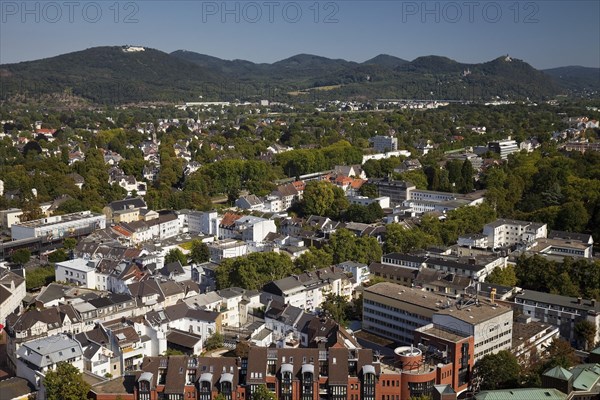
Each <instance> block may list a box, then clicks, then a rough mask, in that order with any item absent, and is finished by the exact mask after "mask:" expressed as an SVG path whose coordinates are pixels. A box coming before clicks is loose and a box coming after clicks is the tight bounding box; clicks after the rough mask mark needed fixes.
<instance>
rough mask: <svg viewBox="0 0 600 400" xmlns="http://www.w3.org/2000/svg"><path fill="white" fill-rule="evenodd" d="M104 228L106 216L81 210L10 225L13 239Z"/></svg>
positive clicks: (82, 232)
mask: <svg viewBox="0 0 600 400" xmlns="http://www.w3.org/2000/svg"><path fill="white" fill-rule="evenodd" d="M104 228H106V216H105V215H103V214H96V213H92V212H91V211H82V212H78V213H73V214H65V215H58V216H54V217H47V218H42V219H37V220H35V221H28V222H20V223H17V224H14V225H12V226H11V236H12V239H13V240H18V239H29V238H36V237H44V236H45V237H49V238H62V237H65V236H69V235H72V234H88V233H91V232H93V231H95V230H97V229H104Z"/></svg>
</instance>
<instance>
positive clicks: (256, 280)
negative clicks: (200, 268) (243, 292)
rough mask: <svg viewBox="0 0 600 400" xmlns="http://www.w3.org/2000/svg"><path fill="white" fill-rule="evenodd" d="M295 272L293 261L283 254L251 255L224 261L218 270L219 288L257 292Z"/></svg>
mask: <svg viewBox="0 0 600 400" xmlns="http://www.w3.org/2000/svg"><path fill="white" fill-rule="evenodd" d="M293 271H294V264H293V263H292V260H291V259H290V258H289V257H288V256H287V255H285V254H283V253H281V254H280V253H273V252H267V253H251V254H248V255H247V256H245V257H236V258H228V259H225V260H223V261H222V262H221V264H220V265H219V266H218V267H217V270H216V275H217V286H218V288H219V289H223V288H227V287H230V286H239V287H241V288H244V289H250V290H256V289H260V288H262V287H263V286H264V285H265V284H266V283H268V282H271V281H275V280H278V279H281V278H284V277H286V276H289V275H290V274H291V273H292V272H293Z"/></svg>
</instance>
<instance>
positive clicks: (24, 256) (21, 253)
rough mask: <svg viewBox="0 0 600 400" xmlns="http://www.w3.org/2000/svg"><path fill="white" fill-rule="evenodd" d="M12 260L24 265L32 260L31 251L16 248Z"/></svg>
mask: <svg viewBox="0 0 600 400" xmlns="http://www.w3.org/2000/svg"><path fill="white" fill-rule="evenodd" d="M10 260H11V261H12V262H14V263H15V264H19V265H24V264H27V263H28V262H29V260H31V252H30V251H29V250H27V249H18V250H15V251H14V252H13V253H12V254H11V256H10Z"/></svg>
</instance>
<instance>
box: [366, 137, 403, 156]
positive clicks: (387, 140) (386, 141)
mask: <svg viewBox="0 0 600 400" xmlns="http://www.w3.org/2000/svg"><path fill="white" fill-rule="evenodd" d="M369 142H370V143H372V144H373V148H374V149H375V151H377V152H378V153H387V152H389V151H396V150H398V138H396V137H394V136H383V135H377V136H373V137H372V138H370V139H369Z"/></svg>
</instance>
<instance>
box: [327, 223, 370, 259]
mask: <svg viewBox="0 0 600 400" xmlns="http://www.w3.org/2000/svg"><path fill="white" fill-rule="evenodd" d="M325 251H327V252H328V253H329V254H331V255H332V256H333V262H334V264H339V263H341V262H344V261H356V262H362V263H365V264H370V263H371V262H373V261H378V260H380V259H381V246H379V243H378V242H377V239H375V238H373V237H367V236H364V237H361V238H359V237H357V236H356V235H355V234H354V233H352V232H350V231H349V230H347V229H338V230H337V231H336V232H335V233H333V234H332V235H331V236H330V238H329V242H328V243H327V245H326V246H325Z"/></svg>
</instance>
